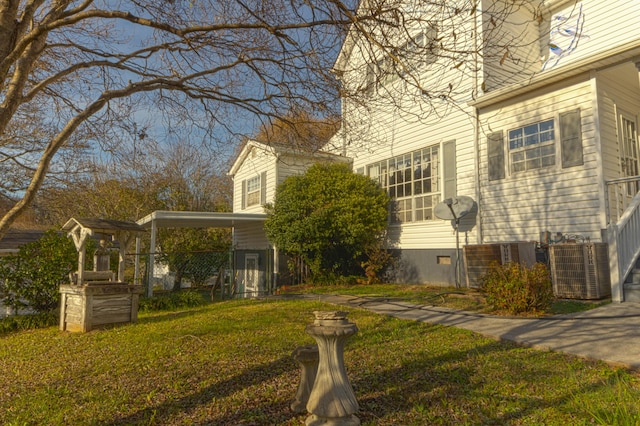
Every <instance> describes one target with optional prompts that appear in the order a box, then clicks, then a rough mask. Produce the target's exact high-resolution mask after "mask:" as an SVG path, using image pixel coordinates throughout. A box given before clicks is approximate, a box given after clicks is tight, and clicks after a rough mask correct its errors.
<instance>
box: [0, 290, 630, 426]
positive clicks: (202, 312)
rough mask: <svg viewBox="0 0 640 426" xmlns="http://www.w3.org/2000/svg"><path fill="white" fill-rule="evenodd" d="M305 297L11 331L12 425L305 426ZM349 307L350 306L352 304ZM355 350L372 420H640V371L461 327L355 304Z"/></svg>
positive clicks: (355, 379) (6, 413)
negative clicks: (299, 406) (76, 328)
mask: <svg viewBox="0 0 640 426" xmlns="http://www.w3.org/2000/svg"><path fill="white" fill-rule="evenodd" d="M335 309H336V307H335V306H333V305H328V304H324V303H321V302H319V301H310V300H299V299H295V298H284V299H262V300H234V301H226V302H218V303H213V304H209V305H206V306H201V307H196V308H191V309H188V310H180V311H163V312H153V313H141V314H140V318H139V321H138V323H136V324H131V325H127V326H121V327H116V328H111V329H107V330H100V331H93V332H90V333H84V334H70V333H63V332H60V331H58V330H57V329H56V328H55V327H50V328H45V329H39V330H31V331H23V332H17V333H13V334H7V335H4V336H0V377H2V381H0V424H3V425H31V424H33V425H41V424H54V425H57V424H78V425H89V424H90V425H114V424H115V425H191V424H211V425H247V426H248V425H300V424H303V423H304V419H305V418H306V414H301V415H296V414H293V413H291V411H290V410H289V403H290V401H291V399H292V398H293V397H294V395H295V392H296V389H297V384H298V380H299V370H298V367H297V365H296V364H295V362H294V361H293V359H292V358H291V352H292V351H293V350H294V349H295V348H296V347H297V346H300V345H305V344H309V343H313V339H312V338H311V337H310V336H309V335H307V334H306V333H305V331H304V329H305V326H306V325H307V324H309V323H311V322H312V320H313V314H312V312H313V311H314V310H335ZM342 309H343V308H342ZM349 319H350V320H351V321H353V322H355V323H356V324H357V326H358V328H359V332H358V333H357V334H355V335H354V336H352V337H351V338H350V339H349V341H348V342H347V345H346V348H345V364H346V368H347V372H348V375H349V379H350V381H351V384H352V386H353V388H354V391H355V394H356V397H357V399H358V401H359V404H360V410H359V411H358V413H357V416H358V417H359V418H360V419H361V421H362V423H363V424H364V425H427V424H429V425H432V424H442V425H465V424H468V425H481V424H486V425H539V424H545V425H567V424H570V425H590V424H625V425H626V424H639V422H638V420H636V419H638V418H639V417H638V416H639V412H638V405H637V401H638V399H639V398H640V383H639V381H638V375H637V374H635V373H632V372H627V371H625V370H622V369H619V368H614V367H611V366H608V365H606V364H604V363H601V362H592V361H586V360H583V359H580V358H577V357H574V356H570V355H563V354H559V353H554V352H547V351H536V350H533V349H527V348H522V347H519V346H517V345H514V344H510V343H507V342H498V341H494V340H491V339H487V338H484V337H482V336H480V335H477V334H474V333H471V332H468V331H463V330H459V329H455V328H450V327H443V326H438V325H428V324H422V323H417V322H412V321H404V320H399V319H395V318H391V317H386V316H381V315H376V314H373V313H371V312H368V311H365V310H361V309H350V310H349Z"/></svg>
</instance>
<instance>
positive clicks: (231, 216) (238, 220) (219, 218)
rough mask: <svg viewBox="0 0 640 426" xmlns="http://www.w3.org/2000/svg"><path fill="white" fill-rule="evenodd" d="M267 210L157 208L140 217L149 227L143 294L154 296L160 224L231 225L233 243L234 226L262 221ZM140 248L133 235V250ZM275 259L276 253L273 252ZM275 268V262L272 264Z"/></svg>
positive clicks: (205, 226) (141, 222) (265, 216)
mask: <svg viewBox="0 0 640 426" xmlns="http://www.w3.org/2000/svg"><path fill="white" fill-rule="evenodd" d="M266 218H267V215H266V214H260V213H229V212H226V213H219V212H178V211H164V210H157V211H155V212H153V213H151V214H149V215H147V216H145V217H143V218H142V219H140V220H138V221H137V223H138V225H140V226H142V227H143V228H145V229H150V230H151V242H150V246H149V266H148V268H147V280H148V283H149V285H148V286H147V288H146V296H147V297H151V296H153V284H152V283H153V276H154V275H153V274H154V270H153V269H154V265H155V250H156V238H157V233H158V229H160V228H231V229H232V233H233V234H234V237H233V239H232V240H233V244H234V245H235V230H236V228H238V227H242V226H255V225H258V224H259V225H262V224H263V223H264V221H265V220H266ZM139 252H140V238H137V239H136V253H139ZM273 258H274V262H277V256H274V257H273ZM135 270H136V278H137V277H138V276H139V271H140V260H139V256H136V269H135ZM274 270H276V271H277V265H274Z"/></svg>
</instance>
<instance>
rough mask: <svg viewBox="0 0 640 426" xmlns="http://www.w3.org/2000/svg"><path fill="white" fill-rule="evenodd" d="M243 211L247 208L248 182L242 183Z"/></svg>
mask: <svg viewBox="0 0 640 426" xmlns="http://www.w3.org/2000/svg"><path fill="white" fill-rule="evenodd" d="M241 208H242V210H244V209H246V208H247V180H246V179H245V180H243V181H242V206H241Z"/></svg>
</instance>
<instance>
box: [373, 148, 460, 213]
mask: <svg viewBox="0 0 640 426" xmlns="http://www.w3.org/2000/svg"><path fill="white" fill-rule="evenodd" d="M452 143H453V142H448V144H450V145H447V148H446V149H448V150H449V151H451V150H452V147H453V145H452ZM444 149H445V148H444V145H443V150H444ZM453 155H454V156H455V148H454V149H453ZM449 161H453V162H454V163H455V158H454V159H453V160H449ZM440 165H441V162H440V145H432V146H429V147H426V148H422V149H419V150H417V151H413V152H410V153H407V154H402V155H398V156H396V157H393V158H389V159H387V160H384V161H379V162H377V163H374V164H370V165H368V166H367V167H366V174H367V176H369V177H370V178H371V179H373V180H375V181H376V182H378V183H379V184H380V186H382V187H383V188H384V189H386V190H387V193H388V194H389V196H390V197H391V198H392V199H393V200H394V203H393V211H392V214H391V221H392V222H396V223H399V222H419V221H425V220H434V215H433V208H434V207H435V205H436V204H437V203H438V202H439V201H440V198H441V183H440V178H441V175H440ZM449 168H450V170H449V172H447V173H454V174H455V166H453V167H451V166H450V167H449ZM449 184H450V185H451V184H453V188H454V191H455V181H451V180H450V182H449Z"/></svg>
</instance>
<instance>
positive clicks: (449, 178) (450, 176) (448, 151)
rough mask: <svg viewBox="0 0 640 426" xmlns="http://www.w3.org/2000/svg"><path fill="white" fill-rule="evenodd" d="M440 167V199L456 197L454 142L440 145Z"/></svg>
mask: <svg viewBox="0 0 640 426" xmlns="http://www.w3.org/2000/svg"><path fill="white" fill-rule="evenodd" d="M442 165H443V171H442V174H443V178H444V186H443V191H442V199H446V198H452V197H455V196H456V141H448V142H445V143H443V144H442Z"/></svg>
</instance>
